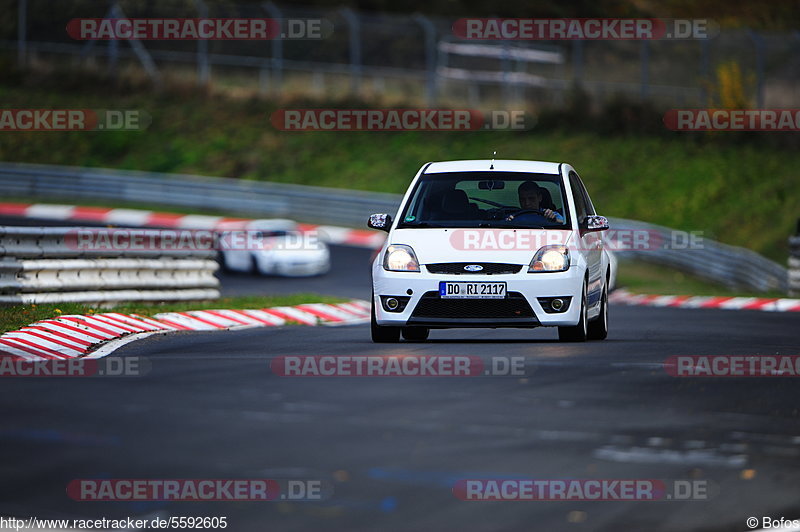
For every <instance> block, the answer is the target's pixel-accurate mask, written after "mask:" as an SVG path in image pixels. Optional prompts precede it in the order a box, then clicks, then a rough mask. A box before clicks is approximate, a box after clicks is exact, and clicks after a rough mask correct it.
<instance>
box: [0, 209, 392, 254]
mask: <svg viewBox="0 0 800 532" xmlns="http://www.w3.org/2000/svg"><path fill="white" fill-rule="evenodd" d="M0 216H13V217H19V218H37V219H41V220H59V221H72V222H92V223H104V224H109V225H120V226H128V227H164V228H169V229H195V230H207V231H214V230H216V231H223V230H227V231H231V230H237V229H238V230H245V229H247V228H248V224H250V223H251V222H253V221H254V219H251V218H226V217H224V216H205V215H200V214H175V213H170V212H157V211H145V210H138V209H111V208H107V207H88V206H81V205H56V204H51V203H0ZM298 227H299V229H300V230H301V231H305V232H311V231H318V232H319V234H320V238H322V239H324V240H325V241H326V242H328V243H331V244H344V245H347V246H356V247H364V248H369V249H376V248H379V247H381V246H382V245H383V242H384V240H385V239H386V235H385V234H384V233H381V232H378V231H367V230H361V229H349V228H347V227H337V226H333V225H312V224H298Z"/></svg>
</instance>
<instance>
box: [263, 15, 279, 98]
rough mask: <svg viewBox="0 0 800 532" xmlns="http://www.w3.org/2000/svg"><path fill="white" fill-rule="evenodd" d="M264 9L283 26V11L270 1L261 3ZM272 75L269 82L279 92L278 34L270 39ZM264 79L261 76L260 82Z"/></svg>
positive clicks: (276, 92)
mask: <svg viewBox="0 0 800 532" xmlns="http://www.w3.org/2000/svg"><path fill="white" fill-rule="evenodd" d="M261 7H263V8H264V10H265V11H266V12H267V13H268V14H269V16H270V17H271V18H273V19H275V21H277V22H278V23H280V24H281V27H283V21H282V20H281V19H282V17H283V13H281V10H280V9H279V8H278V6H276V5H275V4H273V3H272V2H266V3H264V4H262V6H261ZM271 63H272V76H270V77H271V80H270V81H271V82H272V86H273V87H274V91H275V94H280V92H281V88H282V86H283V39H282V38H281V36H280V35H278V36H277V37H275V38H274V39H272V61H271ZM264 81H265V80H264V78H263V77H262V79H261V82H262V83H263V82H264Z"/></svg>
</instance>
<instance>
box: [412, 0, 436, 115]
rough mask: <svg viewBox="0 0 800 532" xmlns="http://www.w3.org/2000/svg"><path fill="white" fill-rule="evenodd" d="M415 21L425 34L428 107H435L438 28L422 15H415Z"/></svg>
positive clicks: (426, 96)
mask: <svg viewBox="0 0 800 532" xmlns="http://www.w3.org/2000/svg"><path fill="white" fill-rule="evenodd" d="M414 21H415V22H417V24H419V25H420V26H422V30H423V31H424V32H425V67H426V69H427V70H428V77H427V80H426V84H425V101H426V102H427V105H428V107H433V106H435V105H436V26H434V25H433V22H431V19H429V18H428V17H426V16H425V15H422V14H420V13H416V14H414Z"/></svg>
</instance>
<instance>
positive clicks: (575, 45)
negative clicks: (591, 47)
mask: <svg viewBox="0 0 800 532" xmlns="http://www.w3.org/2000/svg"><path fill="white" fill-rule="evenodd" d="M572 83H573V84H574V85H575V86H576V87H581V86H583V41H582V40H580V39H576V40H574V41H572Z"/></svg>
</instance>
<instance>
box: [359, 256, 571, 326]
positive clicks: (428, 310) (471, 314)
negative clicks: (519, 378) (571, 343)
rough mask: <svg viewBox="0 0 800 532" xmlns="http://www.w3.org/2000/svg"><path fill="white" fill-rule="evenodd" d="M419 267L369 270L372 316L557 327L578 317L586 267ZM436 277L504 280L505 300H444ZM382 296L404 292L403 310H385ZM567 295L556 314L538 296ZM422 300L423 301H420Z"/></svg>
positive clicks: (401, 321) (426, 322)
mask: <svg viewBox="0 0 800 532" xmlns="http://www.w3.org/2000/svg"><path fill="white" fill-rule="evenodd" d="M422 269H423V271H422V272H388V271H386V270H384V269H383V268H382V267H381V266H380V265H375V266H374V267H373V271H372V281H373V282H372V287H373V293H374V296H373V297H374V305H375V319H376V321H377V323H378V325H388V326H412V325H414V326H424V327H433V328H436V327H440V328H448V327H493V328H494V327H527V328H529V327H538V326H544V327H555V326H572V325H576V324H577V323H578V321H579V318H580V300H581V295H582V291H583V282H584V273H585V271H584V269H583V268H578V267H576V266H575V265H572V266H570V269H569V270H567V271H565V272H556V273H527V266H526V267H523V268H522V271H520V272H519V273H515V274H507V275H481V274H469V275H463V274H462V275H448V274H431V273H428V272H427V269H426V268H425V267H424V266H423V268H422ZM440 281H471V282H497V281H503V282H505V283H506V299H505V300H499V299H458V300H452V299H446V300H442V299H441V298H439V297H438V291H439V282H440ZM380 296H401V297H408V298H409V301H408V303H407V304H406V306H405V308H404V309H403V311H402V312H389V311H387V310H386V309H385V308H384V307H383V305H382V303H381V298H380ZM546 297H569V298H571V301H572V303H571V304H570V305H569V307H568V308H567V310H566V311H564V312H560V313H548V312H545V310H544V308H542V305H541V304H540V303H539V300H538V298H546ZM421 302H422V305H420V303H421Z"/></svg>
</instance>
